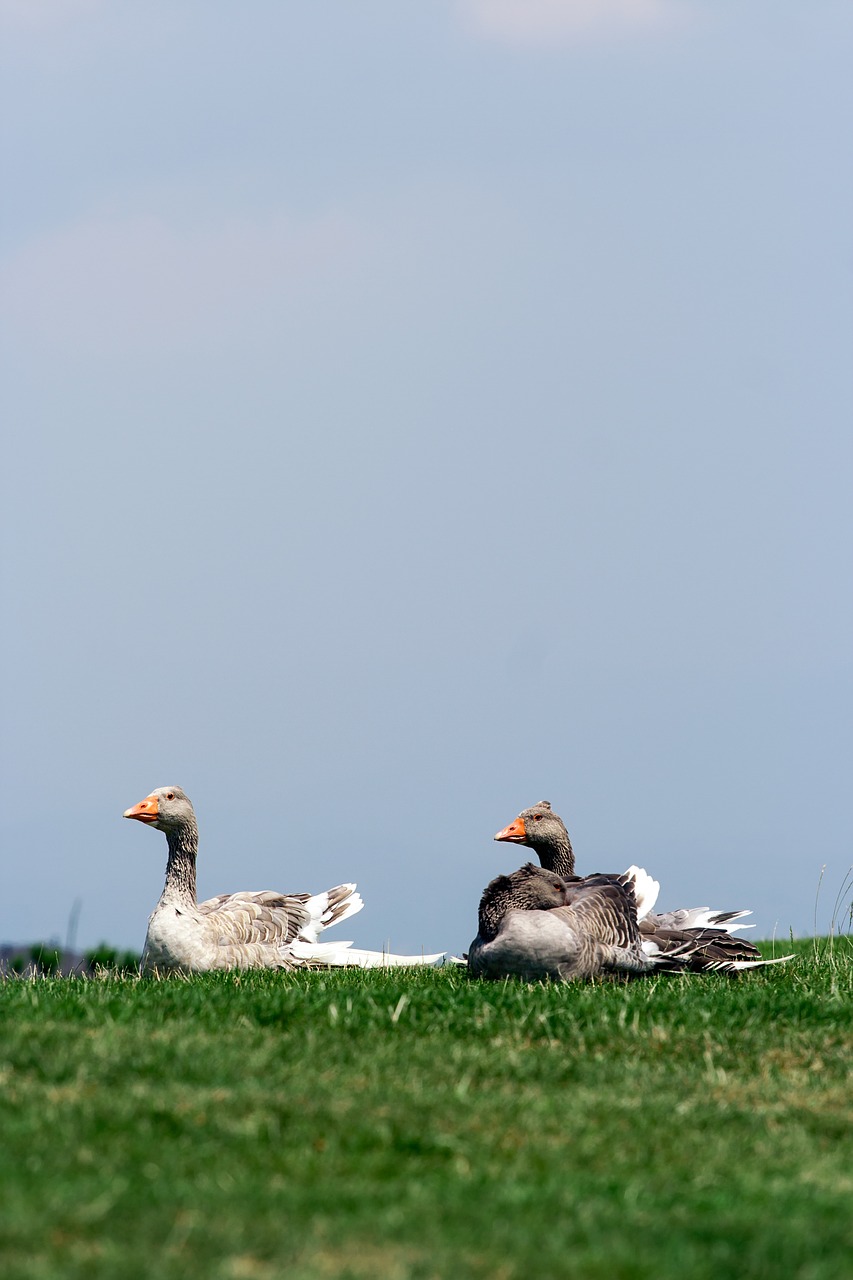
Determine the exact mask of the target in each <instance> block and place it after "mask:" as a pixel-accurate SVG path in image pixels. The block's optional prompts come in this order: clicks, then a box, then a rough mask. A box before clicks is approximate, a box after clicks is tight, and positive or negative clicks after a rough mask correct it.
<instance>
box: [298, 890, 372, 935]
mask: <svg viewBox="0 0 853 1280" xmlns="http://www.w3.org/2000/svg"><path fill="white" fill-rule="evenodd" d="M342 889H343V890H345V891H348V895H349V896H348V897H345V898H343V900H341V897H340V896H338V897H337V905H333V904H332V902H330V898H331V895H332V894H335V895H340V891H341V890H342ZM363 906H364V899H363V898H362V896H361V894H360V893H356V888H355V885H354V884H341V885H337V886H336V887H335V888H334V889H328V890H326V892H324V893H315V894H313V895H312V897H310V898H309V899H308V901H307V902H306V903H305V909H306V911H308V912H309V915H310V919H309V920H308V921H306V923H305V924H304V925H303V926H302V928H301V929H300V930H299V937H300V939H301V940H302V941H303V942H309V943H315V944H316V942H317V940H318V939H319V936H320V934H321V933H322V932H323V930H324V929H326V928H327V927H328V926H329V925H330V924H342V923H343V921H344V920H349V918H350V916H354V915H356V914H357V913H358V912H359V911H361V909H362V907H363ZM333 916H334V919H332V917H333ZM335 945H337V946H339V947H340V946H347V945H348V944H347V943H340V942H339V943H337V944H335Z"/></svg>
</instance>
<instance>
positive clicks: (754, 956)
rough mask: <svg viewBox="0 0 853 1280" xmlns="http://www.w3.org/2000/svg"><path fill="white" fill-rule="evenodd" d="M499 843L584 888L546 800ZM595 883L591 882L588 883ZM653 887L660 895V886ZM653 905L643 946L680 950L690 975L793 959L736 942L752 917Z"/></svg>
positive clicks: (645, 913) (644, 917)
mask: <svg viewBox="0 0 853 1280" xmlns="http://www.w3.org/2000/svg"><path fill="white" fill-rule="evenodd" d="M494 838H495V840H499V841H505V842H507V843H510V844H523V845H526V846H527V847H528V848H530V849H533V851H534V852H535V854H536V856H537V857H538V858H539V861H540V863H541V865H542V866H543V867H544V868H545V869H546V870H548V871H552V872H554V873H555V874H557V875H560V876H562V877H563V878H564V879H565V880H566V881H567V882H569V883H571V882H577V881H579V880H580V883H584V880H583V879H581V878H580V877H578V876H577V875H576V874H575V855H574V851H573V849H572V842H571V840H570V839H569V833H568V831H567V830H566V824H565V823H564V822H563V819H562V818H561V817H560V816H559V815H558V814H556V813H554V811H553V809H552V808H551V805H550V804H549V803H548V801H547V800H540V801H539V803H538V804H535V805H532V806H531V807H530V808H529V809H523V810H522V811H521V813H520V814H519V815H518V817H517V818H514V819H513V821H512V822H511V823H509V825H508V826H506V827H503V828H502V829H501V830H500V831H498V832H497V834H496V835H495V837H494ZM634 870H636V868H630V869H629V872H630V871H634ZM644 874H645V873H644ZM591 878H592V877H589V876H587V877H586V879H587V880H589V879H591ZM595 878H596V879H597V878H600V877H595ZM616 878H617V879H618V878H619V877H616ZM649 878H650V877H649ZM652 883H653V884H654V885H655V886H656V888H658V889H659V887H660V886H659V885H658V884H657V881H653V882H652ZM653 905H654V902H651V903H648V905H647V906H646V907H645V908H644V909H641V910H640V911H639V912H638V916H639V919H638V924H639V929H640V933H641V935H642V939H643V946H644V948H645V949H646V951H647V952H649V953H650V954H656V953H661V952H672V951H673V950H679V951H680V952H681V953H682V958H684V957H686V959H687V964H686V967H687V968H689V969H692V970H694V971H707V970H714V969H717V970H721V971H724V972H729V973H732V972H736V971H738V970H740V969H754V968H759V967H761V966H763V965H768V964H781V963H783V962H784V961H786V960H790V959H791V957H790V956H782V957H779V958H777V959H774V960H764V959H763V958H762V955H761V952H760V951H759V950H758V947H756V946H754V945H753V944H752V943H751V942H747V941H746V940H745V939H743V938H735V937H734V936H733V935H734V932H735V930H736V929H744V928H747V929H748V928H751V927H752V926H751V925H742V924H736V923H734V922H735V921H738V920H741V919H742V918H743V917H744V916H748V915H751V914H752V912H751V911H746V910H744V911H712V910H710V909H709V908H708V907H680V908H678V909H676V910H675V911H667V912H663V913H653V912H652V910H651V907H652V906H653ZM723 926H726V927H725V928H724V927H723Z"/></svg>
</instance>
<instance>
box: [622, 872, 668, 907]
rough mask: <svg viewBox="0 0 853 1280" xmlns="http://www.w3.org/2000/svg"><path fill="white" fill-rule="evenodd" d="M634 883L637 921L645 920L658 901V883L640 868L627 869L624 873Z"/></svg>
mask: <svg viewBox="0 0 853 1280" xmlns="http://www.w3.org/2000/svg"><path fill="white" fill-rule="evenodd" d="M625 875H626V876H630V877H631V879H632V880H633V881H634V897H635V898H636V899H637V919H638V920H645V918H646V916H647V915H648V914H649V912H650V911H651V909H652V907H653V906H654V905H655V903H656V902H657V900H658V894H659V893H660V883H659V882H658V881H657V880H653V879H652V877H651V876H650V875H649V873H648V871H644V870H643V868H642V867H629V868H628V870H627V871H626V872H625Z"/></svg>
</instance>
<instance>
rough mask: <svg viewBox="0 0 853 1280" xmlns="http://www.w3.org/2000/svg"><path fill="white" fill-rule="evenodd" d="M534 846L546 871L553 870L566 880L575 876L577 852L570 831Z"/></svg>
mask: <svg viewBox="0 0 853 1280" xmlns="http://www.w3.org/2000/svg"><path fill="white" fill-rule="evenodd" d="M533 848H534V849H535V850H536V855H537V857H538V858H539V861H540V863H541V865H542V866H543V867H544V868H545V870H546V871H553V872H554V873H555V874H556V875H558V876H562V877H563V879H564V880H573V879H574V878H575V854H574V850H573V849H572V842H571V840H570V839H569V833H568V831H563V832H561V833H560V834H559V835H555V836H553V837H552V838H551V839H550V840H548V841H547V843H544V842H543V843H542V844H535V845H534V846H533Z"/></svg>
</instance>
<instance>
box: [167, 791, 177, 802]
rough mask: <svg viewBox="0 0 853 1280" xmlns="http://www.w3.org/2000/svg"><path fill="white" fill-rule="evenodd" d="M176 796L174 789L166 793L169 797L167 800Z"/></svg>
mask: <svg viewBox="0 0 853 1280" xmlns="http://www.w3.org/2000/svg"><path fill="white" fill-rule="evenodd" d="M174 798H175V793H174V791H167V793H166V799H167V800H174Z"/></svg>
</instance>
